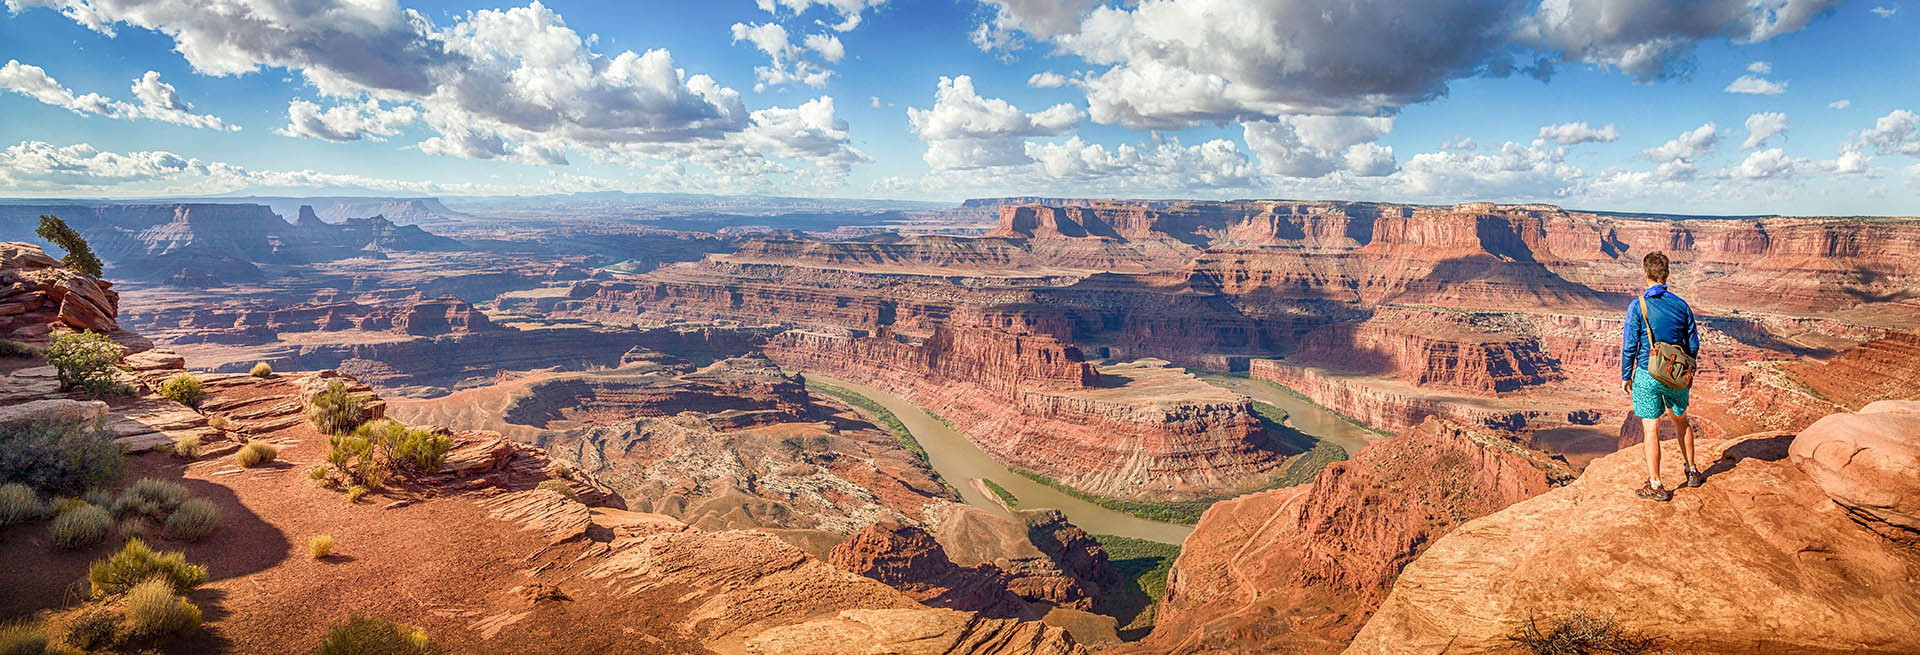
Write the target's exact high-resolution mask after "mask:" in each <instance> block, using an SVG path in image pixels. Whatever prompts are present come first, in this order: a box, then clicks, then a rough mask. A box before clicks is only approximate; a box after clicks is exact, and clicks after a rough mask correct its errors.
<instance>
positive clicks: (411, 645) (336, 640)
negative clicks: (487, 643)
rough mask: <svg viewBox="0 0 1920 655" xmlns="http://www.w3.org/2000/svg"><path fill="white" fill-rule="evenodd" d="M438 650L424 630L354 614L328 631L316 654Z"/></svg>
mask: <svg viewBox="0 0 1920 655" xmlns="http://www.w3.org/2000/svg"><path fill="white" fill-rule="evenodd" d="M437 652H439V650H438V649H436V648H434V647H433V643H432V641H431V640H429V639H428V638H427V633H426V631H424V630H421V629H419V628H416V627H413V626H410V625H402V624H399V623H394V622H392V621H388V620H386V619H376V618H373V617H368V616H361V615H359V614H354V615H353V616H351V617H349V618H348V619H347V620H346V621H345V622H343V623H336V624H334V626H333V627H332V628H331V629H329V630H327V638H326V639H324V640H322V641H321V642H320V647H319V648H315V649H313V655H430V654H432V653H437Z"/></svg>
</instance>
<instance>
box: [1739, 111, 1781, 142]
mask: <svg viewBox="0 0 1920 655" xmlns="http://www.w3.org/2000/svg"><path fill="white" fill-rule="evenodd" d="M1786 132H1787V115H1786V114H1784V113H1780V112H1761V113H1758V114H1754V115H1752V116H1748V117H1747V140H1746V141H1742V142H1741V143H1740V149H1741V150H1752V149H1754V148H1758V147H1760V146H1761V144H1764V143H1766V142H1767V139H1771V138H1773V137H1776V136H1779V135H1781V134H1785V133H1786Z"/></svg>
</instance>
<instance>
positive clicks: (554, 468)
mask: <svg viewBox="0 0 1920 655" xmlns="http://www.w3.org/2000/svg"><path fill="white" fill-rule="evenodd" d="M547 475H551V476H553V477H556V478H560V479H562V480H572V479H573V467H571V466H567V463H566V462H560V461H555V462H553V463H551V464H548V465H547Z"/></svg>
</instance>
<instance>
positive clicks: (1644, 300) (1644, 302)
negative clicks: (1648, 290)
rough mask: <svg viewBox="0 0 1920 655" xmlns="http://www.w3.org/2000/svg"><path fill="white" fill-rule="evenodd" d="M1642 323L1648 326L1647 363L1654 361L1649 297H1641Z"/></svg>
mask: <svg viewBox="0 0 1920 655" xmlns="http://www.w3.org/2000/svg"><path fill="white" fill-rule="evenodd" d="M1640 322H1641V323H1644V324H1646V326H1647V358H1648V359H1647V361H1653V359H1652V358H1653V343H1654V342H1653V316H1652V315H1651V314H1648V313H1647V297H1646V296H1641V297H1640Z"/></svg>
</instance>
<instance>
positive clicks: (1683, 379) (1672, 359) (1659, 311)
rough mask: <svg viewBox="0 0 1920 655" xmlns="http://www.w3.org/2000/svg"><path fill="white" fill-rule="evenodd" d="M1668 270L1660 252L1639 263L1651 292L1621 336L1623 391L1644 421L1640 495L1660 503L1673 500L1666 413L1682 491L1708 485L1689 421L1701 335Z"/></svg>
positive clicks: (1632, 310)
mask: <svg viewBox="0 0 1920 655" xmlns="http://www.w3.org/2000/svg"><path fill="white" fill-rule="evenodd" d="M1667 265H1668V262H1667V255H1666V253H1660V252H1650V253H1647V256H1646V257H1645V258H1644V259H1642V260H1641V261H1640V268H1641V270H1642V271H1644V272H1645V273H1646V275H1647V284H1648V285H1650V286H1648V287H1647V290H1646V291H1643V292H1641V293H1640V297H1638V298H1634V299H1633V302H1632V303H1631V304H1629V305H1628V306H1627V326H1626V329H1625V330H1624V331H1622V332H1621V334H1620V381H1621V386H1622V387H1623V388H1625V389H1626V391H1627V392H1628V393H1630V394H1633V415H1634V416H1638V417H1640V432H1641V434H1642V435H1644V439H1643V440H1642V442H1641V448H1643V449H1644V450H1646V453H1647V483H1646V484H1645V485H1642V486H1641V487H1640V491H1638V492H1637V493H1638V494H1639V496H1640V497H1641V498H1649V499H1653V500H1658V501H1667V500H1672V499H1673V491H1672V490H1669V489H1667V487H1666V485H1665V484H1662V483H1661V482H1660V416H1661V415H1662V414H1665V413H1666V412H1667V411H1668V410H1671V411H1672V412H1673V413H1672V414H1671V416H1672V417H1673V427H1674V429H1675V432H1677V433H1679V437H1680V456H1681V457H1682V458H1684V460H1685V463H1686V475H1687V479H1686V482H1684V483H1682V486H1688V487H1698V486H1700V484H1701V483H1702V482H1704V481H1705V479H1706V478H1705V476H1703V475H1701V474H1700V469H1699V468H1697V467H1695V466H1694V464H1693V431H1692V430H1689V429H1687V418H1686V415H1687V396H1688V395H1689V391H1690V390H1691V389H1692V387H1693V370H1694V363H1695V362H1694V359H1695V358H1696V357H1698V356H1699V354H1700V330H1699V328H1698V327H1697V326H1696V325H1695V324H1694V322H1693V308H1692V307H1689V306H1687V301H1685V300H1681V299H1680V296H1677V295H1674V293H1673V292H1672V291H1669V290H1668V289H1667Z"/></svg>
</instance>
